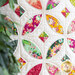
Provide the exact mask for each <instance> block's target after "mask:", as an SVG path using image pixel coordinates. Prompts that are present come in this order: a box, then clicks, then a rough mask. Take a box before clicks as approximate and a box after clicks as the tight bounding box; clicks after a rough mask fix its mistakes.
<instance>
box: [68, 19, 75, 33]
mask: <svg viewBox="0 0 75 75" xmlns="http://www.w3.org/2000/svg"><path fill="white" fill-rule="evenodd" d="M74 31H75V19H74V20H73V21H72V22H71V24H70V25H69V27H68V31H67V33H68V34H69V33H72V32H74Z"/></svg>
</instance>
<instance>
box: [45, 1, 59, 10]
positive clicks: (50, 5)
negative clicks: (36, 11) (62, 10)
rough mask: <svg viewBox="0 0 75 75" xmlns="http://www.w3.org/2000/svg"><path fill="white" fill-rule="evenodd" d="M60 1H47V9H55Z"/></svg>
mask: <svg viewBox="0 0 75 75" xmlns="http://www.w3.org/2000/svg"><path fill="white" fill-rule="evenodd" d="M59 3H60V0H48V3H47V8H46V9H47V10H49V9H53V8H54V7H56V6H57V5H58V4H59Z"/></svg>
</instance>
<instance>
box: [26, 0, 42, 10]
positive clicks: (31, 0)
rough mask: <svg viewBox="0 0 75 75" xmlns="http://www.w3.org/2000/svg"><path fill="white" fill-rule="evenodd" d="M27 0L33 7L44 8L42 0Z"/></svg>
mask: <svg viewBox="0 0 75 75" xmlns="http://www.w3.org/2000/svg"><path fill="white" fill-rule="evenodd" d="M26 1H27V2H28V3H29V4H30V5H32V6H33V7H35V8H37V9H42V5H41V2H40V0H26Z"/></svg>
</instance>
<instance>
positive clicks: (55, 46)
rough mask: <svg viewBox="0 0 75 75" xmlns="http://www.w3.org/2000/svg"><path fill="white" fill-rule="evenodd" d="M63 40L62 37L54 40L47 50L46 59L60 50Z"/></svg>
mask: <svg viewBox="0 0 75 75" xmlns="http://www.w3.org/2000/svg"><path fill="white" fill-rule="evenodd" d="M63 42H64V39H59V40H57V41H56V42H54V43H53V44H52V45H51V46H50V48H49V50H48V52H47V57H46V58H47V59H50V58H51V57H52V56H55V55H56V54H57V53H58V52H59V51H60V50H61V46H62V44H63Z"/></svg>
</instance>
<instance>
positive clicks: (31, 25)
mask: <svg viewBox="0 0 75 75" xmlns="http://www.w3.org/2000/svg"><path fill="white" fill-rule="evenodd" d="M41 18H42V14H39V15H35V16H34V17H33V18H31V19H29V20H28V21H27V22H26V24H25V26H24V29H23V32H22V35H24V34H27V33H31V32H33V31H34V29H35V28H36V27H37V26H38V25H39V24H40V21H41Z"/></svg>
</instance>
